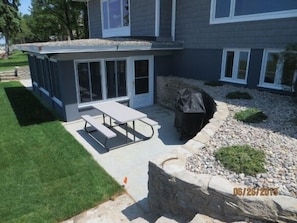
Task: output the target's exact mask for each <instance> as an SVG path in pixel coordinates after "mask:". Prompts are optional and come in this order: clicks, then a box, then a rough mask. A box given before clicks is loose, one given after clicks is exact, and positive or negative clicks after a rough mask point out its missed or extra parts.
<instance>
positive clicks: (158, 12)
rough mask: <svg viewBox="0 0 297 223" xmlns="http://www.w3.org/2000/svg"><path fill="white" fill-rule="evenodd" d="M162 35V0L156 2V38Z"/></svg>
mask: <svg viewBox="0 0 297 223" xmlns="http://www.w3.org/2000/svg"><path fill="white" fill-rule="evenodd" d="M159 35H160V0H156V5H155V36H156V38H157V37H159Z"/></svg>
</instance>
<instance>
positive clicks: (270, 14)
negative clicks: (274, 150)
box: [209, 0, 297, 24]
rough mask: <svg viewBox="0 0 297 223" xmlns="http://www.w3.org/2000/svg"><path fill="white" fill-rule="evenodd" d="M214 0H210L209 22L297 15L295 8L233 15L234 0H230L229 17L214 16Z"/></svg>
mask: <svg viewBox="0 0 297 223" xmlns="http://www.w3.org/2000/svg"><path fill="white" fill-rule="evenodd" d="M216 1H218V0H211V7H210V21H209V23H210V24H223V23H235V22H248V21H258V20H269V19H283V18H292V17H297V9H296V10H294V9H292V10H284V11H277V12H266V13H258V14H250V15H241V16H235V15H234V10H235V0H231V9H230V15H229V17H224V18H215V10H216Z"/></svg>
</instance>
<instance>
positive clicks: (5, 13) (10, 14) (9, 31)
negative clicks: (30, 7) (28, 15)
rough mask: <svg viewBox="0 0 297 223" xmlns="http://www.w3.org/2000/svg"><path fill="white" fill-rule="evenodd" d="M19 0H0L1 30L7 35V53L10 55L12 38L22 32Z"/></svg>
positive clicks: (6, 54) (5, 56) (6, 55)
mask: <svg viewBox="0 0 297 223" xmlns="http://www.w3.org/2000/svg"><path fill="white" fill-rule="evenodd" d="M18 6H19V0H0V32H1V33H2V35H3V36H4V37H5V55H4V58H7V57H8V56H9V45H10V38H12V37H14V36H15V35H16V34H17V33H18V32H20V17H19V15H18Z"/></svg>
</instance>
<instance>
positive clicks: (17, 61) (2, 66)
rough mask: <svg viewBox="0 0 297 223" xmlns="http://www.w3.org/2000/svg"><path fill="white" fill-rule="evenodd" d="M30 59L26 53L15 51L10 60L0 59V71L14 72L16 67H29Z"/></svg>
mask: <svg viewBox="0 0 297 223" xmlns="http://www.w3.org/2000/svg"><path fill="white" fill-rule="evenodd" d="M27 65H28V57H27V54H26V53H22V52H21V51H18V50H14V51H13V52H12V54H11V55H10V56H9V58H8V59H5V60H4V59H0V71H8V70H14V69H15V67H16V66H19V67H21V66H27Z"/></svg>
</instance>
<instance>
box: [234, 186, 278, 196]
mask: <svg viewBox="0 0 297 223" xmlns="http://www.w3.org/2000/svg"><path fill="white" fill-rule="evenodd" d="M233 195H235V196H276V195H278V188H273V187H234V188H233Z"/></svg>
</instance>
